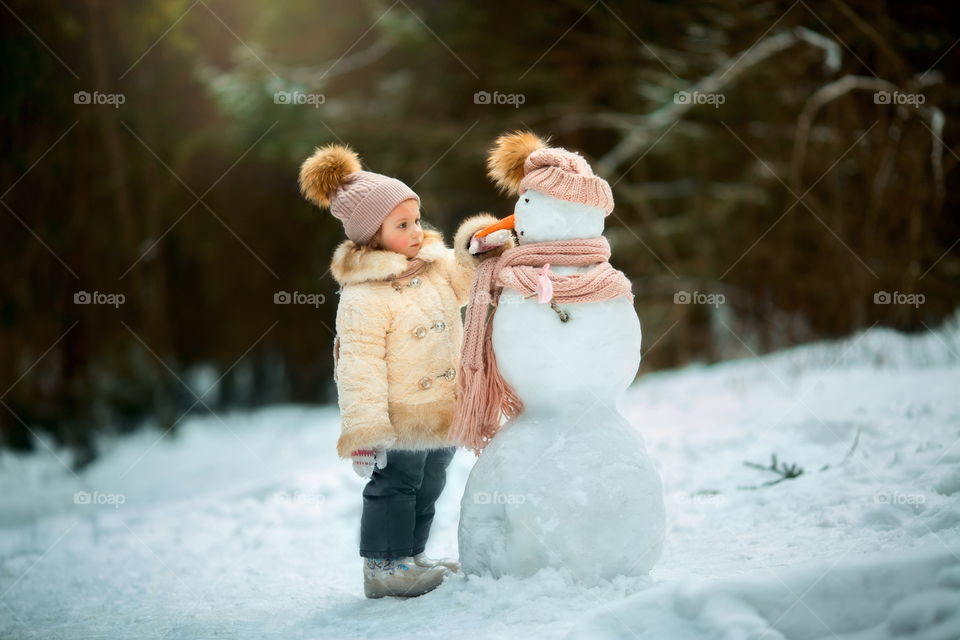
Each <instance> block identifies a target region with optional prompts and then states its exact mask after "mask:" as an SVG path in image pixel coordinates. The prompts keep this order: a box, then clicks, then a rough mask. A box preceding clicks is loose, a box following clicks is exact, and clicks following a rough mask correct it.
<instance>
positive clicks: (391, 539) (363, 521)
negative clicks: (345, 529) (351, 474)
mask: <svg viewBox="0 0 960 640" xmlns="http://www.w3.org/2000/svg"><path fill="white" fill-rule="evenodd" d="M455 452H456V447H449V448H446V449H430V450H428V451H404V450H399V449H397V450H394V449H391V450H388V451H387V466H386V467H384V468H383V469H374V470H373V476H372V477H371V478H370V480H369V481H368V482H367V485H366V486H365V487H364V489H363V516H362V517H361V518H360V555H361V556H363V557H364V558H378V559H386V558H403V557H406V556H413V555H416V554H418V553H420V552H422V551H423V550H424V549H425V548H426V546H427V537H428V536H429V535H430V525H431V524H432V523H433V514H434V512H435V509H434V504H435V503H436V501H437V498H439V497H440V493H441V492H442V491H443V486H444V485H445V484H446V482H447V467H448V466H449V465H450V461H451V460H453V454H454V453H455Z"/></svg>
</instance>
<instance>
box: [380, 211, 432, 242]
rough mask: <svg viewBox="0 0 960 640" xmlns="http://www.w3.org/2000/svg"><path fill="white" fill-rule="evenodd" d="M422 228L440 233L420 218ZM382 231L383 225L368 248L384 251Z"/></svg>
mask: <svg viewBox="0 0 960 640" xmlns="http://www.w3.org/2000/svg"><path fill="white" fill-rule="evenodd" d="M420 228H421V229H423V230H424V231H439V229H437V228H436V227H435V226H433V225H432V224H430V223H429V222H427V221H426V220H424V219H423V217H422V216H421V218H420ZM382 231H383V225H381V226H380V228H379V229H377V232H376V233H375V234H373V237H372V238H370V241H369V242H368V243H367V244H366V246H367V247H370V248H371V249H383V245H382V244H381V242H380V238H381V236H382Z"/></svg>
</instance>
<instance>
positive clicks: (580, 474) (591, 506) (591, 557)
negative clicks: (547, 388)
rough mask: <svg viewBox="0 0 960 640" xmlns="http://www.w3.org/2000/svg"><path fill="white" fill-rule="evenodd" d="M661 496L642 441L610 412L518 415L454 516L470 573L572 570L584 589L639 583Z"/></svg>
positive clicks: (653, 545) (484, 458)
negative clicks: (624, 578)
mask: <svg viewBox="0 0 960 640" xmlns="http://www.w3.org/2000/svg"><path fill="white" fill-rule="evenodd" d="M664 531H665V513H664V504H663V488H662V484H661V481H660V476H659V474H658V473H657V471H656V469H655V468H654V466H653V464H652V462H651V460H650V458H649V456H648V455H647V452H646V448H645V447H644V444H643V440H642V438H641V437H640V435H639V434H638V433H637V432H636V431H635V430H634V429H633V428H632V427H631V426H630V424H629V423H628V422H627V421H626V419H625V418H623V416H621V415H620V414H619V413H616V412H615V411H612V410H609V409H605V408H604V409H595V410H594V411H592V412H591V414H590V415H584V416H577V415H572V416H567V417H529V416H527V415H526V414H524V415H521V416H520V417H519V418H517V419H516V420H514V421H512V422H510V423H508V424H507V425H505V426H504V427H503V429H501V431H500V433H499V434H498V435H497V436H496V438H494V440H493V442H491V443H490V445H489V446H488V447H487V449H486V450H485V451H484V452H483V453H482V454H481V456H480V457H479V458H478V459H477V462H476V464H475V466H474V468H473V470H472V471H471V473H470V478H469V480H468V481H467V486H466V489H465V491H464V494H463V500H462V502H461V509H460V530H459V538H460V560H461V563H462V565H463V569H464V571H465V572H466V573H468V574H480V575H493V576H494V577H500V576H502V575H516V576H529V575H532V574H534V573H536V572H537V571H539V570H540V569H542V568H544V567H554V568H557V569H567V570H569V571H570V572H571V573H572V574H573V575H574V576H575V577H576V578H577V579H579V580H581V581H583V582H585V583H595V582H596V581H598V580H602V579H611V578H613V577H615V576H618V575H630V576H638V575H644V574H646V573H648V572H649V571H650V569H651V568H652V567H653V565H654V564H655V563H656V562H657V560H659V558H660V554H661V550H662V546H663V536H664Z"/></svg>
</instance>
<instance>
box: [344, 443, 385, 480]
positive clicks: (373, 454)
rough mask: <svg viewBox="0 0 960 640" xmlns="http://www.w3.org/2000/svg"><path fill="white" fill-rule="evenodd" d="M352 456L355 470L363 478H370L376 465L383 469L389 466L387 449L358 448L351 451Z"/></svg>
mask: <svg viewBox="0 0 960 640" xmlns="http://www.w3.org/2000/svg"><path fill="white" fill-rule="evenodd" d="M350 457H351V459H352V460H353V471H354V472H355V473H356V474H357V475H358V476H360V477H361V478H370V477H371V476H372V475H373V468H374V467H376V468H377V469H383V468H384V467H386V466H387V450H386V449H380V448H373V449H357V450H356V451H351V452H350Z"/></svg>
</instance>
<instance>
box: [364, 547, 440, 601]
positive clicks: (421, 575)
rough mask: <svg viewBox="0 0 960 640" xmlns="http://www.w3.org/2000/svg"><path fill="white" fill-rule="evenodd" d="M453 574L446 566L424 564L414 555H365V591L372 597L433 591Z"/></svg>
mask: <svg viewBox="0 0 960 640" xmlns="http://www.w3.org/2000/svg"><path fill="white" fill-rule="evenodd" d="M448 573H449V571H447V569H446V568H445V567H442V566H432V567H423V566H420V565H418V564H417V563H416V562H414V560H413V558H410V557H407V558H397V559H382V560H381V559H376V558H364V563H363V593H364V594H365V595H366V596H367V597H368V598H382V597H384V596H394V597H398V598H413V597H415V596H421V595H423V594H425V593H427V592H428V591H433V590H434V589H436V588H437V587H438V586H440V583H441V582H443V578H444V576H446V575H447V574H448Z"/></svg>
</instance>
